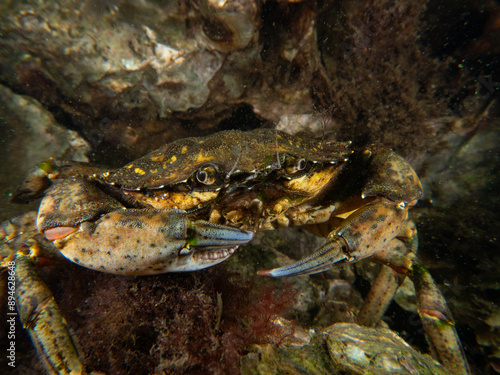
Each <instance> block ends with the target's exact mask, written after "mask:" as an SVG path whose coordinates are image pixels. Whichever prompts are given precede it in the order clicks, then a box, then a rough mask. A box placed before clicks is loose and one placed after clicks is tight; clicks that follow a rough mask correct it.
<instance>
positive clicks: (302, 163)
mask: <svg viewBox="0 0 500 375" xmlns="http://www.w3.org/2000/svg"><path fill="white" fill-rule="evenodd" d="M306 165H307V161H306V159H299V160H298V161H297V170H298V171H302V170H304V169H306Z"/></svg>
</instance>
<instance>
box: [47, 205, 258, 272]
mask: <svg viewBox="0 0 500 375" xmlns="http://www.w3.org/2000/svg"><path fill="white" fill-rule="evenodd" d="M63 228H64V231H61V229H62V228H61V227H56V228H48V229H45V230H44V234H45V236H47V237H50V238H51V239H52V240H53V241H54V244H55V245H56V246H57V247H58V248H59V249H60V250H61V253H62V254H63V255H64V256H65V257H66V258H68V259H69V260H71V261H73V262H75V263H77V264H80V265H82V266H84V267H87V268H91V269H95V270H97V271H104V272H107V273H114V274H121V275H152V274H159V273H165V272H179V271H193V270H198V269H202V268H206V267H210V266H212V265H215V264H218V263H220V262H222V261H224V260H226V259H227V258H228V257H229V256H231V255H232V254H233V253H234V251H235V250H236V248H237V247H238V246H239V245H241V244H244V243H247V242H248V241H250V240H251V239H252V238H253V235H254V234H253V232H248V231H243V230H239V229H235V228H230V227H226V226H222V225H218V224H213V223H210V222H207V221H202V220H191V219H189V218H188V216H187V213H186V212H185V211H182V210H148V209H126V210H125V209H123V210H117V211H113V212H110V213H108V214H106V215H104V216H102V217H101V218H100V219H98V220H97V221H96V222H83V223H81V224H79V225H78V226H74V227H63Z"/></svg>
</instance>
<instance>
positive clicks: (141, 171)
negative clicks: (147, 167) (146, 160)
mask: <svg viewBox="0 0 500 375" xmlns="http://www.w3.org/2000/svg"><path fill="white" fill-rule="evenodd" d="M134 172H135V173H137V174H140V175H145V174H146V171H143V170H142V169H141V168H136V169H134Z"/></svg>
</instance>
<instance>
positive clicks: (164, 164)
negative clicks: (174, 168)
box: [161, 161, 167, 169]
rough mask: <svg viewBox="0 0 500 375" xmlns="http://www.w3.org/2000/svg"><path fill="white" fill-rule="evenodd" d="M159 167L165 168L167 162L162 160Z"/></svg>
mask: <svg viewBox="0 0 500 375" xmlns="http://www.w3.org/2000/svg"><path fill="white" fill-rule="evenodd" d="M161 167H162V168H163V169H167V162H166V161H164V162H163V164H162V165H161Z"/></svg>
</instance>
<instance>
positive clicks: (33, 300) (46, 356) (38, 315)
mask: <svg viewBox="0 0 500 375" xmlns="http://www.w3.org/2000/svg"><path fill="white" fill-rule="evenodd" d="M15 263H16V265H15V273H16V304H17V309H18V312H19V318H20V320H21V323H22V324H23V326H24V328H25V329H26V330H27V331H28V332H29V335H30V337H31V341H32V342H33V345H35V348H36V351H37V353H38V354H39V355H40V356H41V357H42V360H43V363H44V365H45V368H46V370H47V372H48V373H49V374H84V373H85V369H84V366H83V364H82V363H81V361H80V358H79V355H78V350H77V348H76V345H75V342H74V341H73V337H72V336H71V333H70V332H69V329H68V326H67V324H66V321H65V319H64V318H63V317H62V315H61V312H60V310H59V307H58V306H57V303H56V302H55V300H54V297H53V295H52V293H51V291H50V290H49V288H48V287H47V286H46V285H45V283H44V282H43V281H42V280H41V279H40V277H39V276H38V274H37V271H36V267H35V265H34V263H33V261H32V260H31V258H30V257H29V256H28V255H24V254H22V253H17V255H16V258H15Z"/></svg>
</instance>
